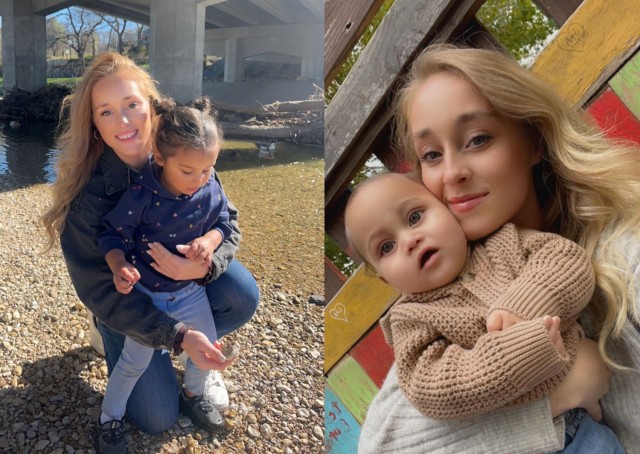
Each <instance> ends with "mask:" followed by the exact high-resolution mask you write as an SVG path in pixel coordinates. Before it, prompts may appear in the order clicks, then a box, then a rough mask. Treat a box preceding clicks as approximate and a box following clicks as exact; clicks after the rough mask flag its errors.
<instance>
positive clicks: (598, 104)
mask: <svg viewBox="0 0 640 454" xmlns="http://www.w3.org/2000/svg"><path fill="white" fill-rule="evenodd" d="M638 82H640V81H637V82H636V83H638ZM637 90H640V87H639V88H637ZM587 112H589V114H590V115H591V116H592V117H593V119H594V120H595V121H596V123H598V125H599V126H600V128H602V130H603V131H604V133H605V134H606V135H607V136H608V137H611V138H614V139H615V138H620V139H623V140H629V141H631V142H635V143H636V144H638V145H640V122H639V121H638V119H637V118H636V117H635V116H634V115H633V113H632V112H631V111H630V110H629V109H628V108H627V106H626V105H625V104H624V103H623V102H622V100H621V99H620V98H618V97H617V96H616V94H615V93H614V92H613V91H612V90H611V89H607V90H605V91H604V92H603V93H602V94H601V95H600V96H599V97H598V98H597V99H596V100H595V101H594V102H593V103H591V105H590V106H589V107H588V109H587Z"/></svg>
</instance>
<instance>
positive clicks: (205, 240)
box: [176, 236, 220, 263]
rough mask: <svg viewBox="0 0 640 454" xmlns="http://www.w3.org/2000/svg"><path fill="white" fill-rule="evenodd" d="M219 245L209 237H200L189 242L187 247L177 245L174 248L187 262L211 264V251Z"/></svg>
mask: <svg viewBox="0 0 640 454" xmlns="http://www.w3.org/2000/svg"><path fill="white" fill-rule="evenodd" d="M219 244H220V243H218V244H215V241H214V240H212V239H211V238H209V237H206V236H201V237H199V238H196V239H195V240H193V241H191V242H190V243H189V244H188V246H185V245H178V246H176V248H177V250H178V252H181V253H182V254H184V255H185V257H186V258H188V259H189V260H193V261H194V262H200V263H209V262H211V257H212V256H213V251H215V250H216V248H217V247H218V246H219Z"/></svg>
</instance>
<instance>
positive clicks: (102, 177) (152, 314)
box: [60, 146, 240, 350]
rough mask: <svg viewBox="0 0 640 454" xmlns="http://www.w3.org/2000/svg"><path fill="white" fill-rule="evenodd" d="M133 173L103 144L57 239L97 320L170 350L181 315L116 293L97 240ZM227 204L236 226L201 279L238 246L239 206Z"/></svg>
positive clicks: (214, 273) (213, 275)
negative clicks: (101, 152)
mask: <svg viewBox="0 0 640 454" xmlns="http://www.w3.org/2000/svg"><path fill="white" fill-rule="evenodd" d="M136 173H137V172H136V171H135V169H133V168H130V167H129V166H128V165H126V164H125V163H123V162H122V161H121V160H120V158H118V156H117V155H116V154H115V152H114V151H113V150H112V149H111V148H109V147H107V146H105V147H104V153H103V155H102V156H101V158H100V159H99V161H98V165H97V166H96V169H95V170H94V173H93V175H92V176H91V178H90V179H89V182H88V183H87V185H86V186H85V187H84V188H83V189H82V191H80V193H79V194H78V196H76V198H75V199H74V200H73V201H72V202H71V207H70V210H69V214H68V215H67V218H66V221H65V225H64V229H63V230H62V234H61V236H60V245H61V247H62V253H63V255H64V259H65V262H66V264H67V269H68V271H69V275H70V277H71V282H72V283H73V286H74V287H75V290H76V293H77V294H78V297H79V298H80V301H82V302H83V303H84V304H85V306H87V308H88V309H89V310H90V311H91V312H92V313H93V314H94V315H95V316H96V317H97V318H98V319H99V320H100V321H101V322H103V323H104V324H105V325H107V326H108V327H109V328H111V329H113V330H115V331H118V332H119V333H122V334H125V335H127V336H129V337H131V338H133V339H134V340H136V341H138V342H139V343H141V344H143V345H146V346H149V347H153V348H166V349H169V350H170V349H171V348H172V346H173V340H174V337H175V335H176V332H177V330H178V328H179V327H180V326H181V325H182V324H181V323H180V321H179V320H175V319H173V318H172V317H169V316H168V315H167V314H165V313H164V312H162V311H161V310H159V309H157V308H156V307H155V306H154V305H153V304H151V301H150V300H149V298H148V297H147V296H146V295H143V294H142V293H140V292H137V291H133V292H131V293H129V294H128V295H122V294H120V293H118V292H117V291H116V288H115V285H114V283H113V274H112V273H111V270H110V269H109V266H108V265H107V262H106V261H105V258H104V256H103V255H102V253H101V252H100V249H99V248H98V244H97V241H96V237H97V235H98V233H99V232H101V230H102V229H103V227H102V223H101V221H102V217H103V216H104V215H105V214H106V213H108V212H109V211H110V210H111V209H112V208H113V207H114V206H115V205H116V203H117V202H118V200H119V199H120V197H121V196H122V194H123V193H124V191H125V189H126V188H127V186H128V185H129V183H130V182H131V181H132V179H133V177H134V176H135V174H136ZM217 178H218V176H217V175H216V179H217ZM228 210H229V218H230V221H231V224H232V226H233V228H234V231H233V232H232V234H231V235H230V236H229V237H228V238H226V239H225V241H224V242H223V243H222V245H221V246H220V247H219V248H218V249H217V250H216V252H215V253H214V256H213V261H212V265H211V270H210V272H209V274H208V275H207V276H206V278H205V279H203V283H205V282H211V281H212V280H214V279H217V278H218V277H219V276H220V275H221V274H222V273H224V272H225V270H226V269H227V266H228V265H229V263H230V262H231V260H232V259H233V257H234V255H235V253H236V251H237V250H238V245H239V243H240V230H239V228H238V222H237V220H238V211H237V210H236V208H235V206H234V205H233V204H232V203H231V202H229V205H228Z"/></svg>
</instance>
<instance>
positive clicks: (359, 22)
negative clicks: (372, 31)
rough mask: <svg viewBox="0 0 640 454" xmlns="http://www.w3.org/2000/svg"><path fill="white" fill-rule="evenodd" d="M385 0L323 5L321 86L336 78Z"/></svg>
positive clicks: (334, 0)
mask: <svg viewBox="0 0 640 454" xmlns="http://www.w3.org/2000/svg"><path fill="white" fill-rule="evenodd" d="M383 2H384V0H351V1H348V2H345V1H344V0H326V1H325V4H324V85H325V87H326V86H328V85H329V84H330V83H331V81H333V79H334V78H335V77H336V73H337V72H338V70H339V69H340V66H341V65H342V63H344V61H345V60H346V59H347V57H348V56H349V54H350V53H351V51H352V49H353V47H354V46H355V45H356V43H357V42H358V40H359V39H360V36H362V33H363V32H364V30H365V29H366V28H367V27H368V26H369V24H370V23H371V20H372V19H373V16H375V15H376V13H377V12H378V10H379V9H380V6H381V5H382V3H383Z"/></svg>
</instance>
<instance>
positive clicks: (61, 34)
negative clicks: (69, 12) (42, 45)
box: [47, 16, 67, 57]
mask: <svg viewBox="0 0 640 454" xmlns="http://www.w3.org/2000/svg"><path fill="white" fill-rule="evenodd" d="M66 35H67V30H66V28H65V26H64V25H62V24H61V23H60V21H58V18H57V17H55V16H53V17H48V18H47V50H48V51H51V56H52V57H56V56H59V55H61V54H62V53H63V52H64V50H65V49H66V47H67V39H66Z"/></svg>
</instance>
